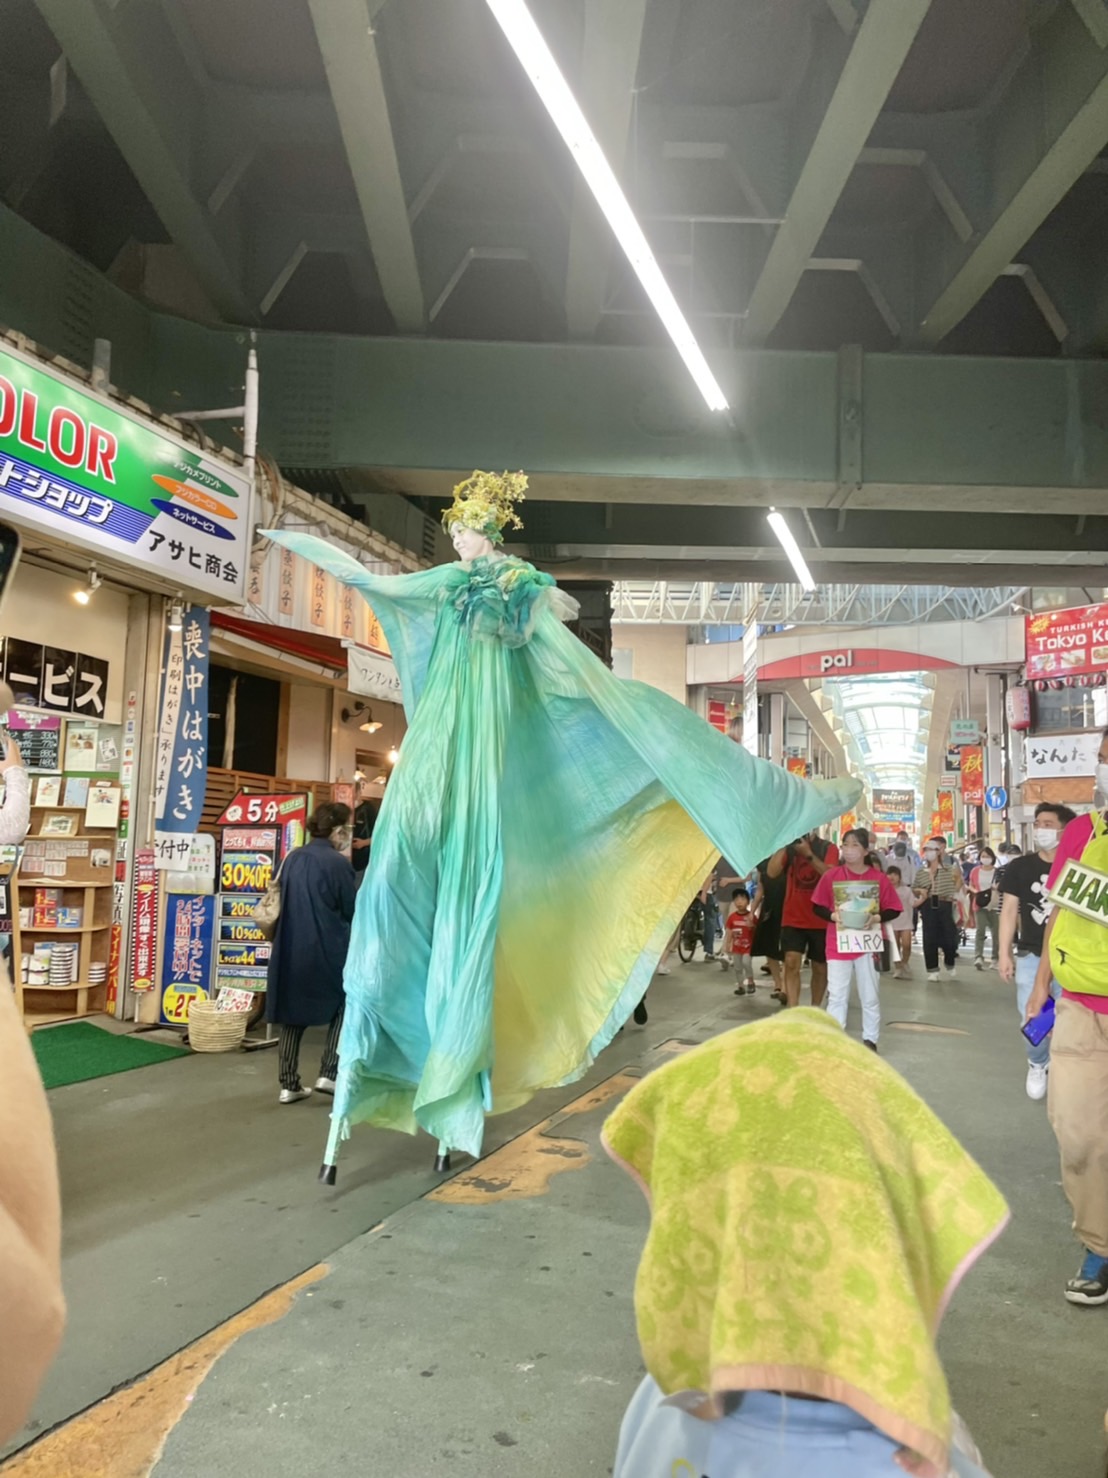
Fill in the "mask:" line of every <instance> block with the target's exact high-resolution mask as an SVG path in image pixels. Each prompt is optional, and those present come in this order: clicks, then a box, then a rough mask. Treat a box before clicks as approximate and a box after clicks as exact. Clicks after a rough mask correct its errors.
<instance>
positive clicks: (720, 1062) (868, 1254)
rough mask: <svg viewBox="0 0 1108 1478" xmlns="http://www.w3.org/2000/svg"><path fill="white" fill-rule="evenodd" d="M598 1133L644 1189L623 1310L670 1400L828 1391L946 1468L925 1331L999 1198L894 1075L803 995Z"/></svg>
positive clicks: (1000, 1221)
mask: <svg viewBox="0 0 1108 1478" xmlns="http://www.w3.org/2000/svg"><path fill="white" fill-rule="evenodd" d="M603 1142H604V1146H605V1148H606V1149H607V1151H608V1153H609V1154H610V1155H611V1156H612V1158H613V1159H614V1160H615V1161H616V1162H617V1163H618V1164H620V1165H622V1166H623V1167H624V1168H625V1169H627V1170H629V1171H630V1173H631V1174H632V1175H633V1176H634V1178H635V1179H636V1180H637V1181H638V1182H639V1184H640V1186H642V1188H643V1189H644V1190H645V1191H646V1193H647V1195H648V1197H649V1198H650V1231H649V1234H648V1236H647V1240H646V1246H645V1248H644V1249H643V1255H642V1259H641V1262H640V1264H639V1271H638V1277H637V1279H636V1282H635V1312H636V1316H637V1321H638V1334H639V1343H640V1346H641V1348H642V1355H643V1360H644V1362H645V1364H646V1367H647V1370H648V1371H649V1372H650V1375H651V1376H652V1377H653V1379H654V1380H655V1381H656V1382H657V1384H658V1386H659V1387H660V1388H661V1390H662V1392H663V1394H664V1395H666V1396H673V1395H676V1394H677V1393H678V1392H681V1393H683V1395H682V1405H683V1407H684V1409H685V1410H686V1411H695V1413H696V1414H697V1415H701V1416H705V1417H708V1418H716V1417H720V1416H722V1415H723V1414H724V1412H725V1410H726V1409H727V1408H728V1405H729V1403H728V1401H727V1396H728V1393H730V1392H742V1391H777V1392H785V1393H791V1394H796V1395H803V1396H808V1397H818V1398H822V1399H824V1400H827V1401H832V1402H838V1403H840V1404H842V1405H845V1406H849V1407H851V1408H853V1410H854V1411H855V1412H857V1413H858V1415H859V1416H861V1417H862V1418H864V1419H865V1420H866V1421H869V1422H872V1423H873V1425H874V1426H875V1427H877V1428H878V1430H879V1431H881V1432H883V1433H884V1434H885V1435H886V1437H888V1438H889V1439H890V1440H891V1441H892V1442H895V1443H897V1444H899V1445H900V1446H901V1447H902V1448H904V1449H908V1450H909V1452H911V1453H917V1454H919V1455H920V1456H921V1457H922V1458H923V1459H926V1460H927V1462H928V1463H929V1464H932V1465H934V1466H933V1467H932V1468H930V1469H928V1468H927V1467H926V1466H924V1465H923V1464H917V1465H916V1467H914V1468H912V1469H910V1471H931V1472H934V1471H936V1470H937V1471H938V1472H941V1473H946V1472H947V1471H948V1469H949V1467H950V1445H951V1404H950V1394H949V1391H948V1389H947V1384H946V1378H945V1376H944V1373H943V1367H942V1363H941V1361H940V1359H939V1355H938V1352H937V1350H936V1348H935V1332H936V1329H937V1326H938V1323H939V1319H940V1317H941V1315H942V1312H943V1310H944V1309H945V1307H946V1303H947V1300H948V1298H949V1297H950V1295H951V1293H952V1292H953V1290H954V1288H955V1286H956V1285H957V1283H958V1282H959V1280H960V1278H961V1277H962V1275H963V1274H964V1273H965V1271H966V1269H967V1268H968V1267H969V1266H970V1264H971V1263H972V1262H973V1261H974V1260H975V1258H976V1257H977V1256H978V1255H979V1254H980V1253H981V1252H983V1251H984V1250H985V1248H987V1247H988V1246H989V1244H990V1243H991V1242H992V1241H993V1239H994V1238H995V1237H996V1236H997V1235H998V1234H999V1233H1000V1232H1001V1231H1002V1230H1003V1228H1004V1226H1005V1224H1006V1223H1007V1220H1008V1209H1007V1207H1006V1205H1005V1203H1004V1198H1003V1196H1002V1195H1001V1194H1000V1192H999V1191H998V1190H997V1188H996V1186H994V1185H993V1183H992V1182H991V1181H990V1180H989V1178H988V1176H987V1175H986V1174H985V1172H984V1171H983V1170H982V1169H981V1168H980V1166H978V1165H977V1164H976V1162H975V1161H974V1160H973V1159H972V1158H971V1157H970V1156H969V1154H967V1152H966V1151H965V1150H964V1149H963V1148H962V1146H961V1145H960V1144H959V1143H958V1141H957V1140H956V1139H955V1138H954V1136H953V1135H952V1134H951V1133H950V1131H949V1130H948V1129H947V1128H946V1127H945V1125H943V1124H942V1122H941V1121H940V1120H939V1119H938V1118H937V1117H936V1116H935V1114H934V1113H933V1112H932V1110H931V1109H930V1108H929V1107H928V1105H927V1104H926V1103H924V1101H923V1100H922V1099H921V1098H920V1097H919V1095H918V1094H917V1093H916V1092H915V1091H914V1090H913V1089H912V1088H910V1087H909V1085H908V1084H907V1083H906V1082H905V1081H904V1079H903V1078H901V1077H900V1076H899V1075H898V1074H897V1073H895V1072H894V1071H893V1070H892V1069H891V1068H889V1067H888V1066H886V1064H885V1063H883V1062H882V1061H881V1060H880V1058H877V1057H874V1056H873V1054H872V1053H869V1052H866V1051H865V1050H864V1048H863V1047H862V1045H861V1043H860V1042H855V1041H852V1040H851V1039H850V1038H849V1037H847V1035H846V1033H845V1032H843V1030H842V1029H841V1028H840V1027H839V1026H838V1024H837V1023H836V1022H834V1021H833V1020H831V1018H830V1017H828V1016H827V1015H826V1013H825V1012H823V1011H819V1010H814V1009H812V1008H810V1007H799V1008H797V1009H794V1010H791V1011H786V1012H784V1013H783V1014H782V1015H780V1016H776V1017H773V1018H770V1019H768V1020H763V1021H756V1022H751V1023H750V1024H749V1025H746V1026H743V1027H740V1028H739V1029H737V1030H735V1031H729V1032H725V1033H723V1034H722V1035H721V1036H718V1037H714V1038H713V1039H712V1040H710V1041H708V1042H705V1043H703V1044H702V1045H701V1046H699V1047H696V1048H694V1049H693V1050H692V1051H691V1052H688V1053H686V1054H685V1055H684V1056H682V1057H680V1058H678V1059H677V1060H675V1061H674V1062H672V1063H669V1064H667V1065H666V1066H665V1067H663V1068H659V1069H658V1070H657V1071H656V1072H653V1073H651V1074H649V1076H648V1077H646V1078H644V1079H642V1080H641V1082H640V1083H639V1084H638V1085H637V1086H636V1087H634V1088H632V1090H631V1092H630V1093H628V1095H627V1097H626V1098H625V1099H624V1100H623V1102H622V1103H621V1104H620V1106H619V1107H618V1108H617V1109H616V1110H615V1112H614V1113H613V1114H612V1115H611V1116H610V1117H609V1119H608V1121H607V1123H606V1124H605V1126H604V1133H603ZM859 1228H864V1229H865V1238H864V1242H865V1248H864V1256H863V1255H862V1253H861V1252H860V1245H861V1244H860V1242H859ZM797 1290H800V1293H799V1295H798V1296H793V1295H796V1294H797ZM693 1393H695V1396H694V1394H693ZM697 1396H699V1397H700V1398H702V1399H701V1400H700V1402H699V1405H695V1404H694V1403H695V1400H696V1397H697ZM903 1466H904V1467H908V1464H907V1462H905V1463H904V1464H903ZM812 1471H813V1472H815V1471H817V1467H816V1466H815V1465H813V1467H812Z"/></svg>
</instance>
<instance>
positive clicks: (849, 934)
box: [812, 827, 901, 1052]
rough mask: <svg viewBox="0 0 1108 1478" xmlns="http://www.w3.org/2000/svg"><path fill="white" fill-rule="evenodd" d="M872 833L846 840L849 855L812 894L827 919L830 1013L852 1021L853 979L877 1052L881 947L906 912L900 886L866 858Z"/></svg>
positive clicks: (851, 834) (868, 1041)
mask: <svg viewBox="0 0 1108 1478" xmlns="http://www.w3.org/2000/svg"><path fill="white" fill-rule="evenodd" d="M869 846H870V837H869V833H868V832H867V831H866V830H865V829H864V828H862V827H858V828H856V829H855V830H854V831H848V832H847V833H846V835H845V836H844V837H843V840H842V857H843V860H842V862H841V864H840V865H839V866H838V867H832V868H828V870H827V871H826V872H825V873H824V874H823V876H822V877H821V878H820V880H819V882H818V883H817V884H816V890H815V892H814V893H813V894H812V911H813V913H815V914H818V916H819V917H820V918H821V919H826V920H827V1012H828V1015H830V1016H833V1017H834V1018H835V1020H836V1021H837V1022H838V1023H839V1025H840V1026H841V1027H844V1028H845V1026H846V1013H847V1008H848V1006H849V1005H850V982H851V980H854V981H856V982H857V986H858V999H859V1000H860V1001H861V1004H862V1040H863V1042H864V1043H865V1045H866V1046H867V1047H869V1048H870V1050H871V1051H873V1052H876V1051H877V1042H878V1039H879V1037H880V1035H881V999H880V995H879V993H878V988H877V961H876V959H875V949H874V948H873V945H874V944H876V948H877V949H880V948H881V944H882V937H883V929H884V926H885V924H887V923H891V922H892V920H893V919H895V918H898V917H899V916H900V911H901V909H900V899H899V898H898V897H897V894H896V889H895V888H894V887H893V885H892V883H891V882H890V881H889V879H888V877H887V876H886V875H885V873H884V872H883V871H882V870H881V868H879V867H872V866H870V865H868V864H867V862H866V853H867V852H868V850H869Z"/></svg>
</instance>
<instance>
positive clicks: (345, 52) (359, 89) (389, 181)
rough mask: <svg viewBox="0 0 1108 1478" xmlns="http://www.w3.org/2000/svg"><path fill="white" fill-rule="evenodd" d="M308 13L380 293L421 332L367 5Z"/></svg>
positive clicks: (321, 7) (400, 323) (409, 327)
mask: <svg viewBox="0 0 1108 1478" xmlns="http://www.w3.org/2000/svg"><path fill="white" fill-rule="evenodd" d="M308 6H309V9H310V10H311V14H312V23H313V24H314V26H315V33H316V39H317V40H318V42H319V49H320V52H321V53H322V55H323V65H324V67H325V68H326V71H327V81H328V83H329V85H330V88H331V96H332V98H333V99H334V103H335V111H336V112H337V113H338V119H339V128H340V129H341V131H342V138H343V143H344V145H345V147H346V157H347V159H348V160H349V162H350V171H351V173H352V174H353V176H354V188H355V190H356V191H357V194H358V203H359V205H360V206H361V211H362V218H363V220H364V221H365V228H366V234H367V235H368V237H369V247H370V251H371V252H372V253H373V261H374V265H375V266H376V268H377V277H378V280H379V281H380V283H381V292H382V294H383V295H384V299H385V302H386V304H387V305H388V309H389V312H390V313H391V314H392V316H393V321H394V322H395V324H396V326H397V328H398V329H399V330H400V332H401V333H405V334H418V333H422V332H423V330H424V329H425V327H426V323H427V314H426V307H425V304H424V301H423V287H422V284H421V282H420V277H419V267H418V264H417V262H416V253H415V244H414V242H413V240H412V228H411V225H410V223H409V221H408V202H407V200H406V198H405V195H404V182H403V180H402V179H401V176H400V162H399V160H398V158H397V154H396V144H395V142H394V140H393V133H392V123H391V120H390V118H389V108H388V99H387V98H386V95H385V81H384V78H383V76H382V75H381V61H380V58H379V56H378V54H377V38H376V35H375V33H374V30H373V25H372V22H371V20H370V16H369V11H368V10H367V8H366V0H308ZM378 8H379V7H378Z"/></svg>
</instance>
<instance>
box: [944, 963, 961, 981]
mask: <svg viewBox="0 0 1108 1478" xmlns="http://www.w3.org/2000/svg"><path fill="white" fill-rule="evenodd" d="M943 979H944V980H957V979H958V975H957V972H956V971H955V969H954V966H953V965H951V967H950V968H949V970H947V969H944V970H943Z"/></svg>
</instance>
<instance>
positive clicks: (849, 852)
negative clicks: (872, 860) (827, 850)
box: [843, 844, 866, 867]
mask: <svg viewBox="0 0 1108 1478" xmlns="http://www.w3.org/2000/svg"><path fill="white" fill-rule="evenodd" d="M865 855H866V854H865V853H864V852H863V851H862V849H861V847H855V846H851V845H849V844H847V846H845V847H844V848H843V861H844V862H845V863H846V864H847V866H848V867H857V866H858V864H859V863H860V862H861V861H862V859H863V858H864V857H865Z"/></svg>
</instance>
